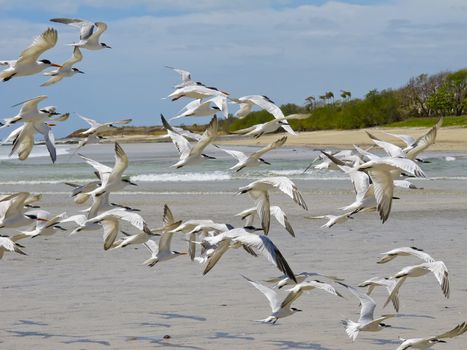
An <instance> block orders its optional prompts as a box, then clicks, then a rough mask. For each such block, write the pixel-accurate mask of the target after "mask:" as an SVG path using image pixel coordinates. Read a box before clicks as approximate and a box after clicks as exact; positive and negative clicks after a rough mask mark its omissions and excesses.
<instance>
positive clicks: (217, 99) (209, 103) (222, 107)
mask: <svg viewBox="0 0 467 350" xmlns="http://www.w3.org/2000/svg"><path fill="white" fill-rule="evenodd" d="M220 111H222V112H223V114H224V118H227V117H228V113H229V110H228V107H227V99H226V98H225V97H224V96H221V95H220V96H214V97H212V98H210V99H208V100H204V101H203V100H202V99H197V100H194V101H191V102H189V103H188V104H187V105H186V106H185V107H183V108H182V109H181V110H180V111H179V112H178V113H177V115H176V116H175V117H173V118H170V120H174V119H178V118H183V117H208V116H211V115H214V114H216V113H218V112H220Z"/></svg>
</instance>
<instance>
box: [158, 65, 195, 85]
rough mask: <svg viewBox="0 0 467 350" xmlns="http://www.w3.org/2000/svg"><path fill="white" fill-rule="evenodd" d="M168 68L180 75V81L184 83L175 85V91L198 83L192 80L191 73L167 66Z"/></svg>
mask: <svg viewBox="0 0 467 350" xmlns="http://www.w3.org/2000/svg"><path fill="white" fill-rule="evenodd" d="M165 67H166V68H169V69H172V70H173V71H174V72H176V73H178V74H179V75H180V79H181V80H182V82H181V83H180V84H178V85H175V86H174V88H175V89H180V88H182V87H185V86H189V85H195V84H196V82H194V81H193V80H192V79H191V73H190V72H188V71H186V70H183V69H180V68H175V67H170V66H165Z"/></svg>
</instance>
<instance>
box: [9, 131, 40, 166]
mask: <svg viewBox="0 0 467 350" xmlns="http://www.w3.org/2000/svg"><path fill="white" fill-rule="evenodd" d="M12 134H14V137H15V139H14V140H13V147H12V148H11V151H10V154H9V156H11V155H12V154H14V153H15V152H16V151H18V158H19V159H20V160H25V159H27V158H28V157H29V154H30V153H31V151H32V148H33V147H34V125H33V124H32V123H25V124H24V125H23V126H21V127H19V128H18V129H16V130H14V131H13V132H12V133H11V134H10V135H9V136H8V138H10V136H12Z"/></svg>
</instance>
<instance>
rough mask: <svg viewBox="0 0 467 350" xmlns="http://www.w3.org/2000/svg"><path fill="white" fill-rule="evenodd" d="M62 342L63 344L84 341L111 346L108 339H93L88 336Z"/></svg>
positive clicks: (85, 342)
mask: <svg viewBox="0 0 467 350" xmlns="http://www.w3.org/2000/svg"><path fill="white" fill-rule="evenodd" d="M62 343H63V344H76V343H84V344H98V345H105V346H110V342H108V341H106V340H92V339H88V338H80V339H73V340H66V341H63V342H62Z"/></svg>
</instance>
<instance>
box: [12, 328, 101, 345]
mask: <svg viewBox="0 0 467 350" xmlns="http://www.w3.org/2000/svg"><path fill="white" fill-rule="evenodd" d="M7 332H8V333H12V334H13V335H14V336H15V337H39V338H43V339H48V338H71V339H69V340H63V341H62V343H63V344H74V343H87V344H99V345H107V346H109V345H110V343H109V342H108V341H106V340H94V339H90V338H86V337H83V336H76V335H66V334H53V333H48V332H36V331H16V330H7Z"/></svg>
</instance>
